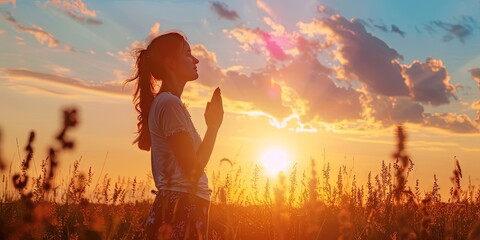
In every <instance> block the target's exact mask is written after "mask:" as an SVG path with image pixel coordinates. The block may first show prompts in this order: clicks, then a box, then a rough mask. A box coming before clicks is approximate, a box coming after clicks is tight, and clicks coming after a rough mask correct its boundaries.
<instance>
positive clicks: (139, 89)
mask: <svg viewBox="0 0 480 240" xmlns="http://www.w3.org/2000/svg"><path fill="white" fill-rule="evenodd" d="M185 41H186V38H185V37H184V36H183V35H182V34H180V33H177V32H170V33H166V34H163V35H160V36H158V37H156V38H154V39H153V40H152V41H151V42H150V44H149V45H148V47H147V49H140V50H138V51H137V60H136V64H135V75H134V76H133V77H132V78H129V79H127V80H125V84H127V83H129V82H133V81H135V80H137V81H135V83H136V84H135V92H134V93H133V104H134V105H135V110H137V112H138V116H137V120H138V122H137V129H138V132H137V134H138V135H137V137H136V138H135V141H133V144H135V143H137V144H138V148H140V149H142V150H145V151H149V150H150V147H151V145H152V140H151V139H150V130H149V129H148V114H149V112H150V107H151V106H152V102H153V98H154V97H155V94H154V81H155V79H157V80H161V79H164V78H166V77H168V71H167V69H166V68H165V60H166V59H169V58H172V57H174V56H176V55H178V54H179V53H180V50H181V49H182V46H183V44H184V43H185Z"/></svg>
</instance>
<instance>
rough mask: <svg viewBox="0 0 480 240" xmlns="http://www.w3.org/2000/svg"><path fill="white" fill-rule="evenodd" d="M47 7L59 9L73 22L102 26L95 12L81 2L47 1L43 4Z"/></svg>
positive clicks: (79, 0) (76, 0)
mask: <svg viewBox="0 0 480 240" xmlns="http://www.w3.org/2000/svg"><path fill="white" fill-rule="evenodd" d="M47 5H52V6H54V7H56V8H58V9H61V10H62V11H63V12H64V13H65V14H67V16H69V17H71V18H72V19H74V20H75V21H78V22H81V23H85V24H91V25H99V24H102V21H101V20H99V19H97V18H96V17H97V12H96V11H95V10H91V9H88V8H87V6H86V4H85V3H84V2H83V1H82V0H72V1H68V0H49V1H47V2H45V6H47Z"/></svg>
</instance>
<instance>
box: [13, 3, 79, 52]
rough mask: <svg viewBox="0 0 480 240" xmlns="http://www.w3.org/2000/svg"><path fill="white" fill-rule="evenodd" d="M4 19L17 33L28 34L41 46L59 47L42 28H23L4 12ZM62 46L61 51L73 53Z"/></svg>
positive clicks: (56, 40)
mask: <svg viewBox="0 0 480 240" xmlns="http://www.w3.org/2000/svg"><path fill="white" fill-rule="evenodd" d="M5 19H6V20H7V22H9V23H10V24H11V25H13V27H14V28H15V29H16V30H17V32H22V33H28V34H31V35H33V36H34V37H35V39H36V40H37V41H38V42H39V43H40V44H42V45H44V44H46V45H47V46H48V47H57V46H59V45H60V41H59V40H58V39H56V38H55V37H54V36H53V35H52V34H51V33H49V32H47V31H45V30H44V29H43V28H41V27H39V26H36V25H32V27H25V26H23V25H22V24H20V23H19V22H18V21H17V20H16V19H15V18H14V17H13V15H12V13H11V12H8V11H7V12H6V14H5ZM61 45H63V49H64V50H66V51H71V52H74V51H75V50H74V49H73V48H72V47H71V46H69V45H67V44H61Z"/></svg>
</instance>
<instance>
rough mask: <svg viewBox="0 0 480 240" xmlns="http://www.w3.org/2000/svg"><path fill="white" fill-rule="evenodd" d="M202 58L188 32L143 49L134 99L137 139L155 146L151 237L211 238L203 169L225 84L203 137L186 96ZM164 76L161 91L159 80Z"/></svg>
mask: <svg viewBox="0 0 480 240" xmlns="http://www.w3.org/2000/svg"><path fill="white" fill-rule="evenodd" d="M198 62H199V61H198V59H196V58H195V57H194V56H192V54H191V50H190V46H189V44H188V42H187V41H186V39H185V37H184V36H183V35H181V34H179V33H175V32H172V33H167V34H163V35H160V36H158V37H156V38H155V39H153V40H152V41H151V42H150V44H149V45H148V47H147V48H146V49H142V50H139V51H138V57H137V61H136V74H135V75H134V76H133V77H132V78H131V79H128V80H127V81H126V82H132V81H136V88H135V92H134V95H133V96H134V97H133V102H134V104H135V109H136V110H137V111H138V113H139V115H138V117H137V119H138V123H137V128H138V136H137V138H136V139H135V141H134V143H138V147H139V148H140V149H142V150H146V151H149V150H150V148H151V161H152V172H153V178H154V180H155V186H156V187H157V189H158V193H157V195H156V198H155V201H154V203H153V206H152V208H151V211H150V214H149V216H148V219H147V223H146V235H147V237H148V239H159V238H160V239H207V238H206V235H207V223H208V210H209V203H210V193H211V190H210V189H209V188H208V180H207V176H206V174H205V171H204V168H205V165H206V164H207V163H208V160H209V158H210V155H211V153H212V150H213V146H214V144H215V139H216V136H217V132H218V129H219V128H220V125H221V124H222V121H223V106H222V97H221V95H220V89H219V88H217V89H215V91H214V93H213V96H212V98H211V101H210V102H208V103H207V107H206V110H205V114H204V117H205V122H206V124H207V131H206V133H205V136H204V138H203V140H202V139H201V138H200V136H199V135H198V133H197V131H196V129H195V127H194V125H193V123H192V121H191V119H190V115H189V113H188V111H187V109H186V108H185V106H184V104H183V103H182V101H181V95H182V92H183V88H184V86H185V84H186V83H187V82H189V81H193V80H195V79H197V78H198V73H197V67H196V64H198ZM155 81H161V87H160V90H159V92H158V93H155V92H154V82H155Z"/></svg>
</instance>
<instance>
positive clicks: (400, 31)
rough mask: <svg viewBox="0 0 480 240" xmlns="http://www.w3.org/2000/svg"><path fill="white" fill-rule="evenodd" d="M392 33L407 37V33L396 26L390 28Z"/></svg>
mask: <svg viewBox="0 0 480 240" xmlns="http://www.w3.org/2000/svg"><path fill="white" fill-rule="evenodd" d="M390 32H392V33H397V34H398V35H400V36H402V37H405V32H404V31H402V30H400V28H398V27H397V26H396V25H393V24H392V26H391V27H390Z"/></svg>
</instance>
